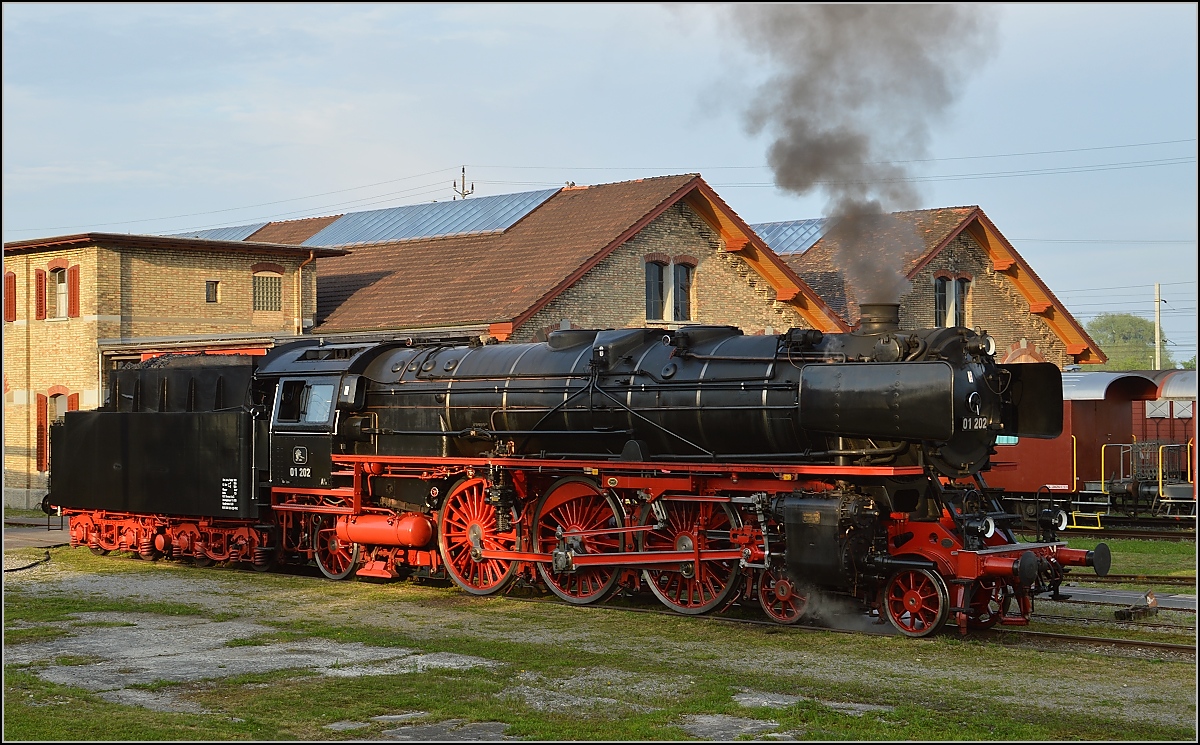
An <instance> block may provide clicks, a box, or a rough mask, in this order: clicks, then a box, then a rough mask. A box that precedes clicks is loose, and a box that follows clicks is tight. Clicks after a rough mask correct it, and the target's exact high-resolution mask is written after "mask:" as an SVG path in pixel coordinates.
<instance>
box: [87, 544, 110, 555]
mask: <svg viewBox="0 0 1200 745" xmlns="http://www.w3.org/2000/svg"><path fill="white" fill-rule="evenodd" d="M90 550H91V552H92V553H94V554H95V555H97V556H108V553H109V551H108V549H107V548H100V547H99V546H92V547H91V549H90Z"/></svg>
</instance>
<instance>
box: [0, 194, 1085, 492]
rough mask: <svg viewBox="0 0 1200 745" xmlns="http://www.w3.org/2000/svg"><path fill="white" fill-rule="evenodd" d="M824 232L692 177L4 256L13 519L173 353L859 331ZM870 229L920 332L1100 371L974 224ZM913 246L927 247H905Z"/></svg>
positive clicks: (916, 216)
mask: <svg viewBox="0 0 1200 745" xmlns="http://www.w3.org/2000/svg"><path fill="white" fill-rule="evenodd" d="M828 227H829V226H828V225H827V223H826V221H825V220H808V221H792V222H787V223H770V224H764V225H759V226H754V227H753V229H752V227H751V226H749V225H747V224H746V223H745V222H744V221H743V220H742V219H741V218H740V217H739V216H738V215H737V214H736V213H734V212H733V210H731V209H730V208H729V206H728V205H727V204H725V202H724V201H723V200H722V199H721V198H720V197H719V196H718V195H717V194H716V193H715V192H714V191H713V190H712V188H711V187H710V186H708V184H707V183H705V181H704V180H703V179H702V178H701V177H700V176H699V175H696V174H686V175H679V176H665V177H660V178H651V179H639V180H637V181H627V182H620V183H614V184H601V185H596V186H590V187H574V186H568V187H566V188H560V189H547V190H542V191H536V192H526V193H521V194H509V195H500V196H495V197H476V198H472V199H469V200H462V201H452V202H441V203H430V204H421V205H410V206H404V207H393V208H387V209H381V210H371V211H366V212H358V213H349V214H345V215H333V216H327V217H319V218H306V219H300V220H289V221H281V222H271V223H256V224H250V225H241V226H234V227H227V228H218V229H213V230H203V231H194V232H189V233H182V234H178V235H174V236H162V237H158V236H132V235H111V234H99V233H89V234H84V235H77V236H67V237H61V238H50V239H42V240H32V241H22V242H17V243H10V244H6V245H5V247H4V248H5V256H4V271H5V284H4V311H5V323H4V331H5V335H4V372H5V378H4V380H5V504H7V505H17V506H26V505H29V504H33V503H36V502H37V501H38V500H40V498H41V496H42V494H44V489H45V458H46V446H45V440H46V436H45V433H46V429H47V424H48V423H49V422H50V421H52V420H53V419H54V418H56V417H57V416H61V413H62V412H63V411H65V410H67V409H70V408H91V407H94V406H98V405H100V404H101V403H102V401H101V398H102V395H103V393H102V392H103V390H104V386H105V375H106V371H107V370H110V369H112V368H113V366H115V365H118V364H121V363H122V361H125V360H135V361H136V360H141V359H145V358H146V357H148V356H152V355H154V354H158V353H162V352H169V351H183V350H189V351H195V350H201V349H203V350H208V351H221V350H224V351H235V350H250V351H258V352H261V351H262V350H263V349H265V348H267V347H270V346H271V345H273V344H274V343H275V340H276V339H277V338H279V337H286V336H291V335H294V334H298V333H316V334H321V335H325V336H337V337H350V336H356V335H369V336H378V335H380V334H395V335H412V336H418V335H427V334H433V335H439V336H446V335H454V336H462V337H466V336H487V337H493V338H496V339H500V340H513V341H528V340H531V339H539V338H544V335H545V334H546V333H547V332H548V331H550V330H553V329H557V328H563V327H575V328H622V327H631V326H660V327H663V328H678V327H680V326H683V325H688V324H722V325H723V324H728V325H735V326H738V327H740V328H742V329H743V330H744V331H745V332H746V333H751V334H764V333H765V334H773V333H781V332H783V331H785V330H787V329H788V328H792V327H800V328H816V329H820V330H822V331H827V332H839V331H846V330H849V329H850V328H851V325H852V324H853V323H854V322H855V321H856V320H857V318H858V303H859V302H864V301H867V300H869V299H871V298H868V297H866V295H865V294H863V293H864V292H865V291H864V290H863V288H862V286H861V285H860V284H858V283H857V280H856V279H855V278H854V277H853V276H851V275H850V274H848V273H847V272H846V271H845V263H846V254H845V252H844V251H842V248H843V247H842V246H840V245H839V233H838V232H837V231H835V230H829V229H827V228H828ZM867 228H868V229H866V230H861V231H859V233H860V234H861V236H860V237H863V238H864V240H862V241H861V243H860V244H859V245H863V246H867V247H869V248H867V249H860V253H861V254H862V256H860V257H859V258H860V259H865V260H866V263H867V264H871V265H876V266H881V265H883V264H884V263H886V262H885V259H886V256H883V257H881V256H880V255H879V254H880V253H881V252H882V253H884V254H887V253H889V252H890V253H891V254H893V255H894V258H897V259H898V261H899V265H900V266H901V267H902V270H903V273H904V275H905V277H906V281H907V282H910V283H911V285H910V286H908V289H907V290H906V292H905V293H904V294H903V297H902V298H901V319H902V323H903V324H906V325H909V324H911V325H913V326H930V325H955V324H963V325H968V326H982V327H984V328H986V329H987V330H988V331H989V332H990V333H991V334H992V335H993V337H995V338H996V339H997V341H998V344H999V345H1000V356H1003V357H1005V359H1006V360H1007V361H1019V360H1041V359H1045V360H1048V361H1051V362H1055V363H1056V364H1058V365H1060V366H1063V365H1066V364H1068V363H1076V362H1083V363H1090V362H1103V361H1104V356H1103V353H1102V352H1101V351H1100V350H1099V348H1098V347H1097V346H1096V345H1095V343H1094V342H1093V341H1092V340H1091V339H1090V338H1088V337H1087V335H1086V333H1084V332H1083V330H1082V328H1080V327H1079V325H1078V323H1076V322H1075V320H1074V319H1073V318H1072V317H1071V316H1070V314H1069V313H1067V311H1066V309H1065V308H1064V307H1063V306H1062V305H1061V304H1060V303H1059V302H1058V301H1057V299H1055V298H1054V296H1053V295H1052V294H1051V293H1050V291H1049V289H1048V288H1046V286H1045V285H1044V284H1043V283H1042V281H1041V280H1040V279H1039V278H1038V277H1037V275H1036V274H1034V273H1033V271H1032V269H1030V268H1029V266H1028V265H1027V264H1026V263H1025V261H1024V260H1023V259H1022V258H1021V257H1020V256H1019V255H1018V254H1017V252H1016V251H1015V250H1014V249H1013V248H1012V246H1011V245H1010V244H1009V243H1008V241H1007V240H1005V239H1004V238H1003V236H1002V235H1001V234H1000V233H999V231H998V230H996V228H995V226H993V225H992V224H991V222H990V220H988V219H987V217H986V216H985V215H984V214H983V212H982V211H981V210H979V208H977V207H964V208H950V209H940V210H921V211H916V212H907V213H897V215H895V216H894V217H893V218H892V219H891V220H890V221H885V222H884V223H881V224H878V225H874V226H867ZM896 231H900V232H902V233H904V234H905V236H907V237H908V238H910V240H908V242H907V243H905V242H903V241H901V242H900V243H899V244H898V243H897V242H896V241H895V240H894V238H895V236H894V235H892V233H895V232H896ZM914 236H915V239H912V238H913V237H914ZM896 245H901V246H902V248H901V249H900V250H897V249H896V248H895V246H896ZM858 263H862V262H858ZM298 278H301V279H300V281H297V280H298ZM301 287H302V288H303V292H300V291H299V288H301Z"/></svg>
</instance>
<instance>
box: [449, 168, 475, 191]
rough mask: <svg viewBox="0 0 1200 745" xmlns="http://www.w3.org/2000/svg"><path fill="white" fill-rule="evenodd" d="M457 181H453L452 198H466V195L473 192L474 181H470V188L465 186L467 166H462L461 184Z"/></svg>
mask: <svg viewBox="0 0 1200 745" xmlns="http://www.w3.org/2000/svg"><path fill="white" fill-rule="evenodd" d="M458 184H459V182H457V181H455V182H454V197H453V199H466V198H467V196H468V195H470V194H474V193H475V182H474V181H472V182H471V188H470V189H468V188H467V167H466V166H463V167H462V186H459V185H458Z"/></svg>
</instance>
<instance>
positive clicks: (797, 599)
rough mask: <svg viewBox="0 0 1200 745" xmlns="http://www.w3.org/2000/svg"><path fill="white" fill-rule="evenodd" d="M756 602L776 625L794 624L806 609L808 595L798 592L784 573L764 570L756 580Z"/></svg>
mask: <svg viewBox="0 0 1200 745" xmlns="http://www.w3.org/2000/svg"><path fill="white" fill-rule="evenodd" d="M758 602H759V604H760V605H762V609H763V612H764V613H766V614H767V615H768V616H770V617H771V620H773V621H777V622H778V623H795V622H797V621H799V620H800V618H801V616H803V615H804V611H805V609H807V608H808V595H806V594H803V593H801V592H799V591H798V590H797V589H796V585H795V584H794V583H793V582H792V580H791V579H790V578H789V577H788V576H787V573H786V572H782V571H775V570H771V569H764V570H763V571H762V573H761V574H760V575H759V578H758Z"/></svg>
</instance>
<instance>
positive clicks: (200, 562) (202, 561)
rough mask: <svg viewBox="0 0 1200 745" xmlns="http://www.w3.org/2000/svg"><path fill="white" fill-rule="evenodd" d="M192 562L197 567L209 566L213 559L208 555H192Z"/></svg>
mask: <svg viewBox="0 0 1200 745" xmlns="http://www.w3.org/2000/svg"><path fill="white" fill-rule="evenodd" d="M192 564H193V565H194V566H198V567H210V566H212V564H213V560H212V557H210V556H193V557H192Z"/></svg>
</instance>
